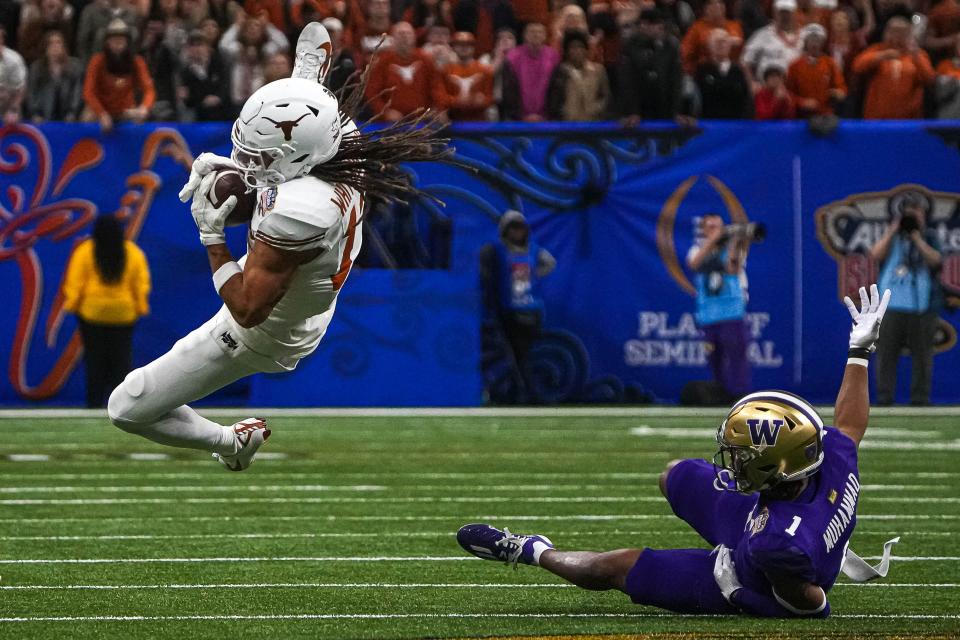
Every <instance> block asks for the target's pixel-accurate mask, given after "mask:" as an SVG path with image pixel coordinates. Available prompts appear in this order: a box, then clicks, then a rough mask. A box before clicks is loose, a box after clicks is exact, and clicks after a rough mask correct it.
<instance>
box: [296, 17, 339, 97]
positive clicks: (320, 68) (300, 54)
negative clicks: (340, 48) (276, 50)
mask: <svg viewBox="0 0 960 640" xmlns="http://www.w3.org/2000/svg"><path fill="white" fill-rule="evenodd" d="M332 61H333V45H332V44H330V34H329V33H327V28H326V27H325V26H323V25H322V24H320V23H319V22H311V23H310V24H308V25H307V26H305V27H304V28H303V31H301V32H300V37H299V38H297V57H296V61H295V62H294V63H293V73H292V74H290V77H291V78H302V79H304V80H313V81H314V82H319V83H321V84H323V81H324V80H325V79H326V77H327V72H328V71H330V63H331V62H332Z"/></svg>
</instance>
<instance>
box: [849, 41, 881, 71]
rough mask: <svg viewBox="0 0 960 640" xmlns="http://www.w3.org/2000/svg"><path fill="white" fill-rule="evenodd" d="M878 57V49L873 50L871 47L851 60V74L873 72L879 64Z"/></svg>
mask: <svg viewBox="0 0 960 640" xmlns="http://www.w3.org/2000/svg"><path fill="white" fill-rule="evenodd" d="M879 56H880V50H879V49H874V48H873V47H871V48H869V49H867V50H866V51H864V52H863V53H861V54H860V55H858V56H857V57H856V58H854V59H853V72H854V73H869V72H871V71H873V70H874V69H876V68H877V66H878V65H879V64H880V62H881V60H880V58H879Z"/></svg>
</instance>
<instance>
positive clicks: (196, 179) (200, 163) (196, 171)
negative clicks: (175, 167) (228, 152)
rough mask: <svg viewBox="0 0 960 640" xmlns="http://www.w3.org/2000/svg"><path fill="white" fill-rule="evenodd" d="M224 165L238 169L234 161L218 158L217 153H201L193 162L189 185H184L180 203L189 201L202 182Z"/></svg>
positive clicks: (181, 190)
mask: <svg viewBox="0 0 960 640" xmlns="http://www.w3.org/2000/svg"><path fill="white" fill-rule="evenodd" d="M223 165H227V166H229V167H234V168H236V165H235V164H234V163H233V160H231V159H230V158H225V157H223V156H218V155H217V154H215V153H201V154H200V155H199V156H197V159H196V160H194V161H193V166H192V167H191V168H190V178H189V179H188V180H187V183H186V184H185V185H183V188H182V189H180V194H179V197H180V202H186V201H187V200H189V199H190V197H191V196H192V195H193V192H194V191H196V190H197V187H199V186H200V181H201V180H203V179H204V178H205V177H206V176H207V174H209V173H210V172H212V171H213V170H214V169H215V168H217V167H218V166H223Z"/></svg>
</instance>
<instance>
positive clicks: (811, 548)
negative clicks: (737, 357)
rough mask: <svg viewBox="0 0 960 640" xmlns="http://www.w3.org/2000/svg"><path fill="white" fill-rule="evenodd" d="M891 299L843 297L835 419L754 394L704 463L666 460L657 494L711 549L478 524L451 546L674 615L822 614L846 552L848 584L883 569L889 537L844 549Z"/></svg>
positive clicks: (793, 399) (733, 414)
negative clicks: (870, 380)
mask: <svg viewBox="0 0 960 640" xmlns="http://www.w3.org/2000/svg"><path fill="white" fill-rule="evenodd" d="M889 299H890V292H889V291H886V292H884V294H883V297H882V298H881V296H880V293H879V291H878V290H877V286H876V285H873V286H872V287H871V288H870V293H869V294H868V293H867V291H866V289H863V288H861V289H860V300H861V306H860V309H859V310H858V309H857V307H856V305H855V304H854V303H853V302H852V301H851V300H850V298H846V300H845V302H846V304H847V307H848V309H849V310H850V314H851V316H853V329H852V330H851V332H850V351H849V354H848V359H847V365H846V369H845V371H844V376H843V383H842V384H841V386H840V392H839V395H838V396H837V401H836V406H835V414H834V422H835V425H836V426H832V427H830V426H824V424H823V421H822V420H821V419H820V416H819V415H817V412H816V411H815V410H814V408H813V407H812V406H811V405H810V404H809V403H807V402H806V401H805V400H803V399H802V398H799V397H798V396H795V395H793V394H791V393H786V392H784V391H759V392H756V393H751V394H749V395H747V396H745V397H743V398H741V399H740V400H739V401H738V402H737V403H736V404H734V405H733V408H732V409H731V410H730V413H729V414H727V417H726V419H725V420H724V421H723V423H722V424H721V425H720V427H719V429H718V430H717V442H718V444H719V450H718V451H717V454H716V455H715V456H714V462H713V464H710V463H709V462H706V461H704V460H679V461H673V462H671V463H670V464H668V465H667V468H666V470H665V471H664V472H663V474H662V475H661V476H660V490H661V491H662V492H663V495H664V496H665V497H666V499H667V501H668V502H669V503H670V506H671V507H672V508H673V511H674V513H676V514H677V516H679V517H680V518H682V519H683V520H685V521H686V522H687V523H688V524H690V526H691V527H693V528H694V529H695V530H696V531H697V533H699V534H700V535H701V536H702V537H703V538H704V540H706V541H707V543H709V544H710V545H711V546H713V547H714V549H713V550H712V551H711V550H708V549H669V550H656V549H649V548H646V549H620V550H617V551H608V552H606V553H595V552H591V551H560V550H558V549H555V548H554V546H553V544H552V543H551V542H550V540H549V539H548V538H546V537H544V536H540V535H526V536H521V535H516V534H513V533H510V531H509V530H507V529H504V530H503V531H501V530H499V529H495V528H494V527H492V526H490V525H485V524H469V525H466V526H464V527H462V528H461V529H460V531H459V532H458V534H457V540H458V542H459V543H460V545H461V546H462V547H463V548H464V549H465V550H467V551H469V552H470V553H472V554H474V555H476V556H479V557H481V558H484V559H488V560H500V561H506V562H509V563H513V564H514V565H516V564H517V563H523V564H530V565H539V566H540V567H543V568H544V569H546V570H547V571H550V572H551V573H554V574H556V575H558V576H560V577H561V578H564V579H566V580H568V581H570V582H572V583H573V584H575V585H577V586H579V587H583V588H584V589H591V590H608V589H619V590H620V591H623V592H624V593H626V594H627V595H628V596H630V598H631V599H632V600H633V602H635V603H637V604H644V605H652V606H656V607H661V608H663V609H669V610H671V611H676V612H679V613H688V614H689V613H693V614H736V613H744V614H749V615H755V616H767V617H791V616H809V617H826V616H827V615H829V613H830V603H829V602H828V600H827V593H828V592H829V591H830V587H832V586H833V583H834V582H835V581H836V579H837V577H838V576H839V574H840V571H841V567H843V565H844V561H845V559H846V560H847V564H848V565H849V566H848V567H845V568H844V572H845V573H847V574H848V575H850V576H851V577H854V578H855V579H861V580H862V579H866V578H869V577H876V576H878V575H885V574H886V569H887V564H888V562H889V548H890V546H891V545H892V543H893V542H894V541H891V542H889V543H887V545H886V547H885V549H884V562H883V563H881V566H880V568H879V570H877V569H872V568H870V567H869V566H868V565H866V563H864V562H863V561H862V560H861V559H860V558H859V557H857V556H856V555H855V554H853V552H851V551H849V550H848V541H849V539H850V535H851V534H852V533H853V529H854V526H855V524H856V508H857V500H858V497H859V493H860V480H859V474H858V471H857V448H858V445H859V444H860V441H861V440H862V439H863V435H864V433H865V432H866V429H867V418H868V415H869V411H870V399H869V391H868V385H867V362H868V359H869V356H870V354H871V353H872V352H873V351H874V349H875V348H876V347H875V343H876V341H877V337H878V336H879V331H880V322H881V320H882V319H883V314H884V312H885V311H886V308H887V302H888V301H889ZM854 565H857V567H856V568H859V569H862V571H859V575H854V574H856V573H858V572H857V571H851V568H854Z"/></svg>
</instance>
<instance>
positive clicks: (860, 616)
mask: <svg viewBox="0 0 960 640" xmlns="http://www.w3.org/2000/svg"><path fill="white" fill-rule="evenodd" d="M733 617H734V616H705V615H692V614H678V613H276V614H261V615H182V616H120V615H117V616H48V617H43V616H30V617H10V618H0V622H159V621H169V622H173V621H188V620H405V619H414V620H417V619H421V620H422V619H430V620H437V619H478V618H479V619H509V620H513V619H567V618H582V619H603V618H623V619H645V618H646V619H651V618H733ZM830 617H831V618H841V619H842V618H847V619H852V620H958V619H960V614H899V613H837V614H833V615H831V616H830Z"/></svg>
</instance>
